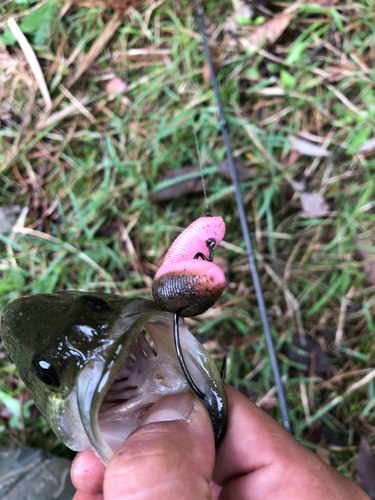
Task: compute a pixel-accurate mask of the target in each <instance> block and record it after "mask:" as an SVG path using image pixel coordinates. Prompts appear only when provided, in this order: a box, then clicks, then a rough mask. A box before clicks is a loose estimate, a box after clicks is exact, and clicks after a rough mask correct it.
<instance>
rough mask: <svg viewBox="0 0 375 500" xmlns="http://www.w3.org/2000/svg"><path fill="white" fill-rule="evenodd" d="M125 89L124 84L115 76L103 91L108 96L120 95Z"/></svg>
mask: <svg viewBox="0 0 375 500" xmlns="http://www.w3.org/2000/svg"><path fill="white" fill-rule="evenodd" d="M125 89H126V83H125V82H124V80H121V78H119V77H118V76H115V77H114V78H112V80H109V82H108V83H107V85H106V87H105V90H106V91H107V92H108V94H121V92H124V90H125Z"/></svg>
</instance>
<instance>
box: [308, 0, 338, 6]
mask: <svg viewBox="0 0 375 500" xmlns="http://www.w3.org/2000/svg"><path fill="white" fill-rule="evenodd" d="M311 3H315V4H318V5H320V6H321V7H332V6H333V5H336V4H338V3H339V0H316V1H315V2H311Z"/></svg>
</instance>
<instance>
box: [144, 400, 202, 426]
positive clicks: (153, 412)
mask: <svg viewBox="0 0 375 500" xmlns="http://www.w3.org/2000/svg"><path fill="white" fill-rule="evenodd" d="M193 408H194V397H193V396H192V394H188V393H186V394H177V395H175V396H169V397H167V398H163V399H161V400H160V401H157V402H156V403H155V404H154V405H153V406H152V407H151V408H150V409H149V410H148V412H147V413H146V415H145V417H144V418H143V420H142V423H141V425H146V424H154V423H156V422H168V421H170V420H188V418H189V416H190V415H191V412H192V411H193Z"/></svg>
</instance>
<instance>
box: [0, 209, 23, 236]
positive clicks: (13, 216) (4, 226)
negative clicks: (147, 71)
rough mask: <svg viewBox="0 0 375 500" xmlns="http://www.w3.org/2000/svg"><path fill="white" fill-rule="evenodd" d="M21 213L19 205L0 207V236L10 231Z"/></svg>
mask: <svg viewBox="0 0 375 500" xmlns="http://www.w3.org/2000/svg"><path fill="white" fill-rule="evenodd" d="M20 213H21V207H20V206H19V205H9V206H8V207H0V234H4V233H5V232H6V231H9V230H10V229H12V226H13V224H14V223H15V222H16V220H17V217H18V215H19V214H20Z"/></svg>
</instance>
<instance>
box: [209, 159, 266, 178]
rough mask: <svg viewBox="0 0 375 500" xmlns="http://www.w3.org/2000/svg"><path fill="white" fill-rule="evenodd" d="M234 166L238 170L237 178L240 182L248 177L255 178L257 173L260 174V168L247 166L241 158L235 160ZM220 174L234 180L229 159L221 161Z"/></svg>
mask: <svg viewBox="0 0 375 500" xmlns="http://www.w3.org/2000/svg"><path fill="white" fill-rule="evenodd" d="M234 167H235V169H236V172H237V178H238V181H239V182H243V181H247V180H248V179H252V178H254V176H255V175H257V174H258V169H256V168H254V167H247V166H246V165H244V163H243V162H242V161H241V160H237V159H235V160H234ZM217 173H218V174H219V175H221V176H222V177H224V179H227V180H229V181H231V180H232V176H231V173H230V170H229V163H228V160H224V161H222V162H221V163H220V165H219V169H218V171H217Z"/></svg>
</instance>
